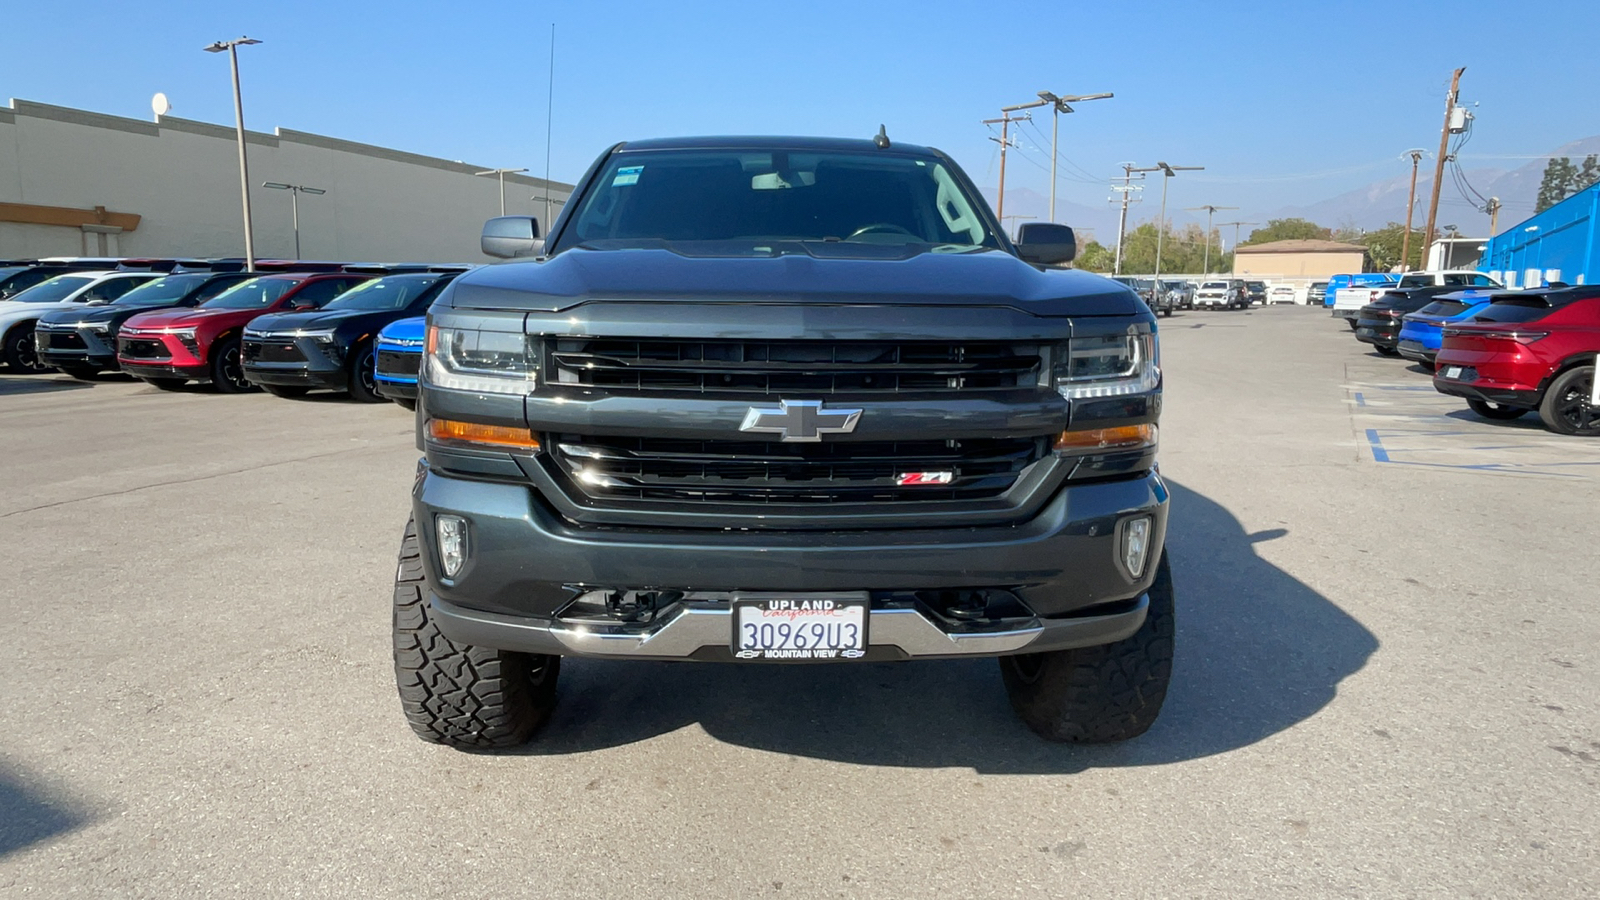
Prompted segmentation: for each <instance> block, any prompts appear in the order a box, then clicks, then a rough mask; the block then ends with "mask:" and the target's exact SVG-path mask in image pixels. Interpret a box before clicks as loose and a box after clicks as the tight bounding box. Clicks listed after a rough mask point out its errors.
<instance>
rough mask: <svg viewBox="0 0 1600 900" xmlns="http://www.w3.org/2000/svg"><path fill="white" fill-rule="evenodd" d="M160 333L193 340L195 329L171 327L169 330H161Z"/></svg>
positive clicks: (182, 339) (183, 339)
mask: <svg viewBox="0 0 1600 900" xmlns="http://www.w3.org/2000/svg"><path fill="white" fill-rule="evenodd" d="M160 333H161V334H170V335H172V336H173V337H175V338H177V339H178V340H180V341H192V340H194V333H195V329H193V328H173V329H171V330H167V331H162V332H160Z"/></svg>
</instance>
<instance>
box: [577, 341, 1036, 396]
mask: <svg viewBox="0 0 1600 900" xmlns="http://www.w3.org/2000/svg"><path fill="white" fill-rule="evenodd" d="M1039 366H1040V348H1039V347H1038V345H1031V344H1030V345H1018V344H1009V343H1000V342H992V341H990V342H985V341H968V342H945V341H887V342H869V341H679V340H658V339H651V338H643V339H631V338H620V339H619V338H558V339H555V340H554V341H552V342H551V346H550V367H551V371H552V378H551V381H553V382H555V383H557V384H570V385H574V386H580V387H591V388H600V389H603V390H606V391H610V392H631V391H638V392H643V391H667V392H687V393H739V394H784V393H787V394H844V393H848V394H860V393H870V394H879V393H930V392H931V393H970V392H980V391H1001V390H1008V389H1016V388H1033V387H1036V386H1037V385H1038V383H1039Z"/></svg>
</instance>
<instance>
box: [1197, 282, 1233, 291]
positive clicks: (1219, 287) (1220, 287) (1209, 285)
mask: <svg viewBox="0 0 1600 900" xmlns="http://www.w3.org/2000/svg"><path fill="white" fill-rule="evenodd" d="M1227 289H1228V283H1227V282H1226V281H1208V282H1206V283H1205V284H1202V285H1200V290H1202V291H1225V290H1227Z"/></svg>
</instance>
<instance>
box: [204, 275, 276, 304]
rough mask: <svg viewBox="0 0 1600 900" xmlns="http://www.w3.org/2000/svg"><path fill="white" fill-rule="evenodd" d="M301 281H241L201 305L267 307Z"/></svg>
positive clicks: (272, 279)
mask: <svg viewBox="0 0 1600 900" xmlns="http://www.w3.org/2000/svg"><path fill="white" fill-rule="evenodd" d="M299 283H300V282H299V281H298V280H295V279H291V278H271V277H268V278H252V279H250V280H249V281H241V282H239V283H238V284H236V285H234V286H233V287H231V288H228V289H227V290H225V291H223V292H222V293H220V294H218V295H216V296H215V297H212V298H211V299H210V300H207V301H206V302H204V303H202V304H200V305H201V306H204V307H205V308H207V309H265V308H267V307H269V306H271V305H272V304H274V303H276V302H278V298H280V297H282V296H283V295H284V294H287V293H289V291H291V290H293V289H294V286H295V285H297V284H299Z"/></svg>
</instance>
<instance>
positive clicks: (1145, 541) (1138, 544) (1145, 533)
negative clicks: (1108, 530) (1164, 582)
mask: <svg viewBox="0 0 1600 900" xmlns="http://www.w3.org/2000/svg"><path fill="white" fill-rule="evenodd" d="M1150 525H1151V520H1150V517H1149V516H1140V517H1139V518H1137V519H1129V520H1128V521H1126V522H1123V523H1122V567H1123V568H1124V569H1127V570H1128V575H1130V576H1131V577H1133V578H1138V577H1139V576H1141V575H1143V574H1144V566H1145V562H1146V561H1147V560H1148V559H1149V558H1150Z"/></svg>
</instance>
